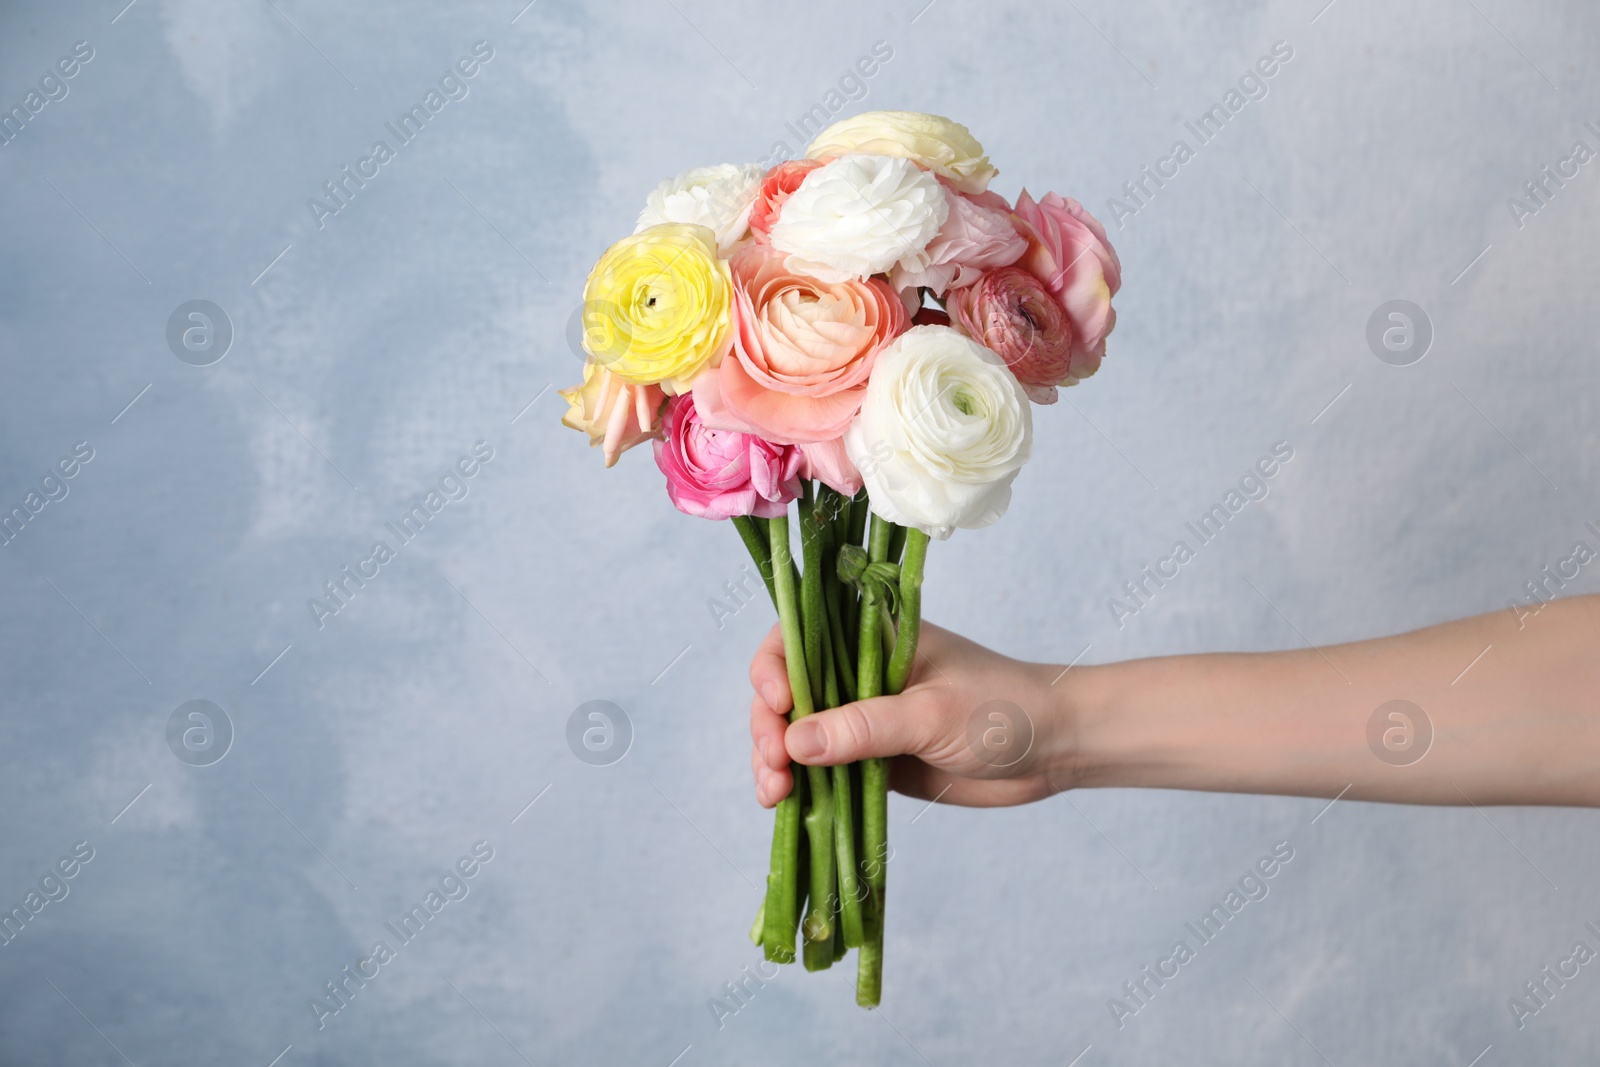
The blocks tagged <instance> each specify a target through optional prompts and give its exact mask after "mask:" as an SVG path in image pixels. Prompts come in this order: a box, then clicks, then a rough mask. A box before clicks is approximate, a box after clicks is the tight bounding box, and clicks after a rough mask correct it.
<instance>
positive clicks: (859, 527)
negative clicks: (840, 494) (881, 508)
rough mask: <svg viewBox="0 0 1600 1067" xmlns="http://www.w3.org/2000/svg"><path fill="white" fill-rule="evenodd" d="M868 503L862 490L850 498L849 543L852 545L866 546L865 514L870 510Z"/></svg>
mask: <svg viewBox="0 0 1600 1067" xmlns="http://www.w3.org/2000/svg"><path fill="white" fill-rule="evenodd" d="M870 503H871V502H870V501H868V500H867V491H866V489H864V488H863V489H862V490H860V491H859V492H857V493H856V495H855V496H853V497H851V498H850V543H851V544H852V545H864V544H866V533H867V513H868V512H869V510H870V507H869V505H870Z"/></svg>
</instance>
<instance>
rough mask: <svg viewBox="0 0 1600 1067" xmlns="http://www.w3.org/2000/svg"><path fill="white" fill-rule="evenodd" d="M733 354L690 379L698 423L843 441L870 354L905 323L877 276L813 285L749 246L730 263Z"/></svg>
mask: <svg viewBox="0 0 1600 1067" xmlns="http://www.w3.org/2000/svg"><path fill="white" fill-rule="evenodd" d="M729 267H730V268H731V270H732V273H733V307H734V313H733V314H734V342H733V351H732V352H730V353H729V354H728V356H727V357H726V358H724V359H723V361H722V364H721V365H720V366H719V367H718V368H716V370H715V371H710V372H707V373H704V374H701V375H699V376H698V377H696V378H695V381H694V400H695V406H696V407H697V408H699V411H700V417H701V418H702V419H703V420H704V421H705V423H706V425H708V426H716V427H722V428H726V429H732V430H743V431H745V432H746V433H753V434H757V435H758V436H760V437H763V438H765V439H767V440H769V441H776V442H779V443H781V444H796V445H811V444H818V443H820V442H824V441H835V440H837V439H838V438H840V437H842V436H843V435H844V431H845V430H846V429H847V428H848V427H849V425H850V420H851V419H852V418H853V417H855V413H856V412H857V411H858V410H859V409H860V407H861V398H862V397H863V396H864V395H865V394H866V389H867V377H868V375H869V374H871V372H872V362H873V360H874V359H875V358H876V356H877V354H878V352H879V351H881V350H882V349H883V348H884V346H885V345H887V344H888V343H889V342H890V341H893V340H894V339H895V338H896V337H898V336H899V335H900V334H902V333H904V332H905V331H906V329H907V328H908V327H909V326H910V324H911V317H910V315H909V314H908V313H907V311H906V309H905V305H904V304H902V303H901V302H900V298H899V297H898V296H897V295H895V292H894V290H892V289H890V288H889V285H888V283H887V282H885V281H884V280H883V279H881V278H869V279H866V280H861V279H850V280H846V281H842V282H823V281H818V280H817V279H816V278H813V277H810V276H809V275H805V274H799V273H797V272H795V271H792V270H790V269H789V268H788V266H786V265H785V257H784V255H783V254H781V253H779V252H776V251H774V250H773V249H771V248H763V247H761V246H757V245H752V246H750V247H748V248H744V249H741V250H740V251H739V252H738V253H737V254H736V255H735V256H734V257H733V259H732V260H731V261H730V263H729Z"/></svg>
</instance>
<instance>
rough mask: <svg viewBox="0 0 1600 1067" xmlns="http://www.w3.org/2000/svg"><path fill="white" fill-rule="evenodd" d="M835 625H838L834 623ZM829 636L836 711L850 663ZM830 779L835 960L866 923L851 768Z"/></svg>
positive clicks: (827, 675) (827, 678) (829, 686)
mask: <svg viewBox="0 0 1600 1067" xmlns="http://www.w3.org/2000/svg"><path fill="white" fill-rule="evenodd" d="M838 584H839V580H838V578H830V579H829V581H828V586H829V588H830V589H832V588H833V587H835V586H837V585H838ZM829 604H830V606H835V605H836V602H835V601H834V600H830V601H829ZM834 625H837V619H835V620H834ZM830 636H832V637H833V641H831V642H828V643H825V644H824V645H823V646H822V651H823V675H822V677H823V692H824V694H825V696H824V705H825V706H826V707H830V708H836V707H838V706H839V703H840V702H839V677H840V674H841V672H840V671H839V670H838V668H839V667H845V668H846V669H848V667H849V661H848V659H841V658H840V656H839V655H838V654H836V653H835V651H834V650H835V648H838V649H839V650H840V651H841V652H842V651H843V649H844V644H843V642H842V640H841V635H839V634H838V633H831V634H830ZM850 699H852V700H853V699H855V698H854V697H851V698H850ZM830 775H831V777H832V779H833V848H834V856H835V861H836V862H835V866H836V868H837V870H838V877H839V911H838V914H839V924H838V928H837V929H836V930H835V932H834V933H835V941H836V943H835V945H834V959H835V960H837V959H838V958H839V957H841V956H842V955H844V950H845V949H850V948H859V947H860V946H861V944H862V943H863V942H864V941H865V940H866V923H865V920H864V919H863V917H862V909H861V880H860V872H859V871H857V869H856V818H855V798H854V796H853V794H852V790H851V787H850V767H849V765H848V764H839V765H838V766H836V767H834V768H832V770H831V772H830ZM841 938H842V940H841Z"/></svg>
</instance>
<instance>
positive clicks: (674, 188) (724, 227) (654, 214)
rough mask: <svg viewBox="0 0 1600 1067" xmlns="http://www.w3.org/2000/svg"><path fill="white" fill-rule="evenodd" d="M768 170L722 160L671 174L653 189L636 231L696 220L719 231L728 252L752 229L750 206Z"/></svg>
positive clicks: (719, 246) (721, 247)
mask: <svg viewBox="0 0 1600 1067" xmlns="http://www.w3.org/2000/svg"><path fill="white" fill-rule="evenodd" d="M765 173H766V172H765V171H763V170H762V169H761V166H760V165H759V164H756V163H719V164H717V165H716V166H714V167H695V168H694V169H693V170H686V171H684V172H683V173H682V174H680V175H678V176H677V177H676V178H668V179H666V180H665V181H663V182H662V183H661V184H660V185H658V186H656V187H655V188H654V189H652V190H650V195H649V196H648V197H646V198H645V202H644V210H643V211H641V212H639V222H638V224H637V225H635V226H634V228H633V232H634V233H638V232H640V231H641V230H644V229H646V228H647V227H650V226H655V225H658V224H660V223H663V222H688V223H694V224H695V225H697V226H704V227H706V228H707V229H708V230H711V231H712V232H713V233H715V234H716V235H717V251H718V252H719V253H721V254H722V255H724V256H726V255H727V254H728V253H729V252H730V251H732V249H733V247H734V246H735V245H736V244H738V243H739V242H740V241H742V240H744V238H745V236H746V235H747V234H749V232H750V208H751V207H752V206H753V205H754V204H755V201H756V193H757V192H758V191H759V190H760V188H761V179H762V178H763V177H764V176H765Z"/></svg>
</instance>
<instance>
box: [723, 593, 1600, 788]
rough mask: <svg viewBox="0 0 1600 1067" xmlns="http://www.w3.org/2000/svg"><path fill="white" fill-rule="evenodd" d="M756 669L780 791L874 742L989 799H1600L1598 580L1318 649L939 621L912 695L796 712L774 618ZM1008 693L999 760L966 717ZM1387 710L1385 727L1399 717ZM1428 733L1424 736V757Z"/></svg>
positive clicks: (757, 716) (877, 749)
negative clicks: (1072, 638) (1396, 760)
mask: <svg viewBox="0 0 1600 1067" xmlns="http://www.w3.org/2000/svg"><path fill="white" fill-rule="evenodd" d="M1486 646H1487V647H1488V651H1487V652H1485V651H1484V649H1485V647H1486ZM1480 653H1482V655H1481V656H1480ZM1063 672H1064V673H1063ZM750 681H751V684H752V685H753V687H754V689H755V697H754V699H753V701H752V702H751V707H750V733H751V737H752V740H753V742H754V744H753V748H752V753H751V767H752V770H753V772H754V774H755V782H756V798H757V799H758V800H759V801H760V802H761V803H762V805H763V806H765V807H771V806H773V805H774V804H776V803H777V802H778V801H779V800H780V799H782V798H783V797H784V796H785V795H787V794H788V792H789V790H790V788H791V787H792V786H793V784H794V776H793V773H792V771H791V763H792V761H801V762H805V763H810V764H817V765H822V766H831V765H833V764H836V763H848V762H850V761H852V760H858V759H865V758H867V757H871V756H887V757H893V759H892V762H891V769H890V784H891V786H892V787H893V788H894V789H895V790H896V791H898V792H901V793H905V794H907V795H909V796H913V797H920V798H922V799H925V800H934V799H936V798H937V799H938V800H939V802H940V803H945V804H961V805H967V806H973V807H994V806H1002V805H1010V804H1026V803H1029V802H1031V801H1035V800H1041V799H1043V798H1045V797H1048V796H1052V795H1053V794H1055V793H1058V792H1060V791H1062V790H1064V789H1072V788H1084V787H1096V786H1138V787H1146V788H1160V789H1198V790H1208V791H1213V792H1230V793H1274V794H1283V795H1290V796H1308V797H1334V796H1340V795H1343V796H1344V797H1345V798H1346V799H1352V800H1370V801H1386V802H1391V803H1405V804H1461V805H1464V804H1475V805H1491V804H1547V805H1569V806H1581V807H1595V806H1600V596H1584V597H1571V598H1568V599H1565V600H1560V601H1553V602H1551V603H1549V604H1546V605H1545V606H1544V607H1543V608H1542V609H1541V610H1540V611H1539V612H1538V613H1537V614H1534V615H1529V614H1524V615H1523V617H1522V618H1521V619H1520V620H1518V619H1517V617H1516V616H1515V615H1513V613H1512V612H1510V611H1508V610H1500V611H1495V612H1490V613H1489V614H1486V615H1478V616H1475V617H1473V618H1468V619H1461V620H1457V621H1455V622H1448V623H1444V624H1441V625H1438V626H1430V627H1427V628H1425V629H1421V630H1416V631H1413V632H1411V633H1406V634H1399V635H1396V636H1392V637H1380V638H1376V639H1373V640H1367V641H1357V642H1353V643H1350V644H1345V645H1335V646H1329V647H1325V648H1320V649H1318V648H1308V649H1296V650H1293V651H1286V652H1258V653H1214V654H1206V655H1188V656H1167V657H1161V658H1157V659H1143V660H1130V661H1128V662H1125V663H1112V664H1106V665H1103V666H1078V667H1073V668H1071V669H1070V670H1069V669H1066V668H1064V667H1063V666H1061V665H1055V664H1042V663H1024V662H1022V661H1019V660H1014V659H1010V658H1008V657H1006V656H1002V655H1000V654H999V653H997V652H993V651H990V650H989V649H987V648H984V647H983V646H981V645H978V644H975V643H974V642H972V641H969V640H967V639H966V638H964V637H961V636H960V635H958V634H954V633H951V632H950V631H948V630H943V629H940V628H939V627H937V626H933V625H931V624H928V623H924V624H923V628H922V638H921V645H920V647H919V655H918V661H917V664H916V667H915V669H914V670H913V671H912V674H911V679H910V682H909V683H908V684H907V686H906V689H905V691H904V692H903V693H901V694H900V695H898V696H892V697H875V698H873V699H870V700H864V701H857V702H855V703H853V704H847V705H845V706H843V707H840V708H835V709H833V710H830V711H823V712H819V713H817V714H815V715H813V716H811V717H809V718H807V719H805V720H803V721H801V722H799V723H796V724H794V725H790V724H789V723H788V722H787V720H786V719H785V717H784V716H785V714H786V713H787V712H788V710H789V708H790V704H791V701H790V696H789V683H788V675H787V672H786V670H785V666H784V660H783V642H782V636H781V634H780V633H779V632H778V630H777V628H776V627H774V629H773V630H772V632H771V633H769V634H768V635H767V638H766V640H765V641H763V642H762V644H761V647H760V648H759V649H758V650H757V652H756V654H755V658H754V660H753V661H752V663H751V665H750ZM1396 699H1403V700H1407V701H1410V702H1412V703H1413V704H1415V705H1416V706H1417V707H1420V708H1421V709H1422V712H1423V715H1424V716H1426V719H1427V720H1428V721H1429V722H1431V725H1432V731H1433V739H1432V744H1431V747H1428V748H1426V750H1425V754H1424V755H1422V756H1421V757H1420V758H1414V761H1413V762H1410V763H1408V764H1407V765H1403V766H1396V765H1394V764H1393V763H1390V762H1385V761H1384V760H1382V759H1379V758H1378V757H1377V755H1375V753H1374V749H1373V748H1372V747H1369V742H1368V724H1369V720H1371V719H1372V718H1373V717H1374V713H1375V711H1376V709H1378V708H1379V707H1380V705H1384V704H1386V703H1387V702H1389V701H1392V700H1396ZM992 701H1006V702H1009V704H1011V705H1014V706H1015V707H1016V708H1020V709H1023V711H1024V712H1025V713H1026V716H1027V718H1028V720H1029V721H1031V723H1032V727H1033V738H1032V741H1031V744H1028V745H1026V746H1025V747H1026V751H1025V754H1022V755H1020V757H1018V755H1017V754H1018V753H1019V752H1020V751H1021V750H1022V749H1023V748H1024V746H1023V744H1022V743H1021V742H1020V740H1014V741H1013V745H1012V747H1011V748H1010V749H1009V750H1007V749H1002V750H1001V754H1000V756H999V758H993V757H991V759H990V760H988V761H986V760H985V759H982V758H980V757H979V753H980V751H981V746H975V745H974V744H972V743H969V741H968V736H969V732H971V733H972V734H973V736H975V737H979V736H985V735H984V733H983V731H984V728H985V723H986V720H985V719H984V715H986V714H987V712H988V711H989V710H992V708H995V707H1003V706H1004V705H991V708H988V709H985V711H984V712H983V713H979V712H978V709H979V708H980V707H981V706H983V705H985V704H988V703H989V702H992ZM975 714H977V715H978V717H979V725H978V727H977V729H976V730H973V731H969V722H970V721H971V720H972V719H973V717H974V715H975ZM1385 714H1387V713H1385ZM1013 718H1016V716H1015V715H1013ZM1379 718H1380V719H1381V720H1382V721H1381V722H1380V724H1379V726H1378V729H1377V732H1378V734H1380V735H1381V734H1382V733H1383V732H1384V730H1385V729H1388V728H1391V727H1395V726H1397V725H1399V724H1401V723H1402V721H1401V720H1392V719H1388V718H1385V717H1383V716H1379ZM1412 721H1413V723H1415V722H1417V721H1418V720H1417V716H1415V714H1414V713H1413V715H1412ZM993 736H1011V737H1013V738H1014V739H1017V738H1020V737H1021V736H1022V734H1021V732H1020V731H1018V732H1015V733H1013V734H1011V735H999V734H997V735H993ZM1391 736H1395V737H1398V738H1401V739H1403V735H1401V734H1395V735H1391ZM1419 736H1421V735H1420V733H1419V732H1416V731H1415V730H1414V731H1413V733H1412V734H1411V737H1412V739H1413V742H1412V743H1413V745H1415V746H1416V747H1413V748H1412V749H1411V750H1410V751H1411V754H1412V757H1414V754H1415V752H1416V751H1418V750H1419V749H1420V747H1421V746H1420V745H1417V744H1416V741H1415V738H1417V737H1419ZM1379 744H1380V750H1381V748H1382V746H1381V742H1380V743H1379ZM1008 753H1009V754H1008ZM996 763H1009V764H1010V766H996V765H994V764H996Z"/></svg>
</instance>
